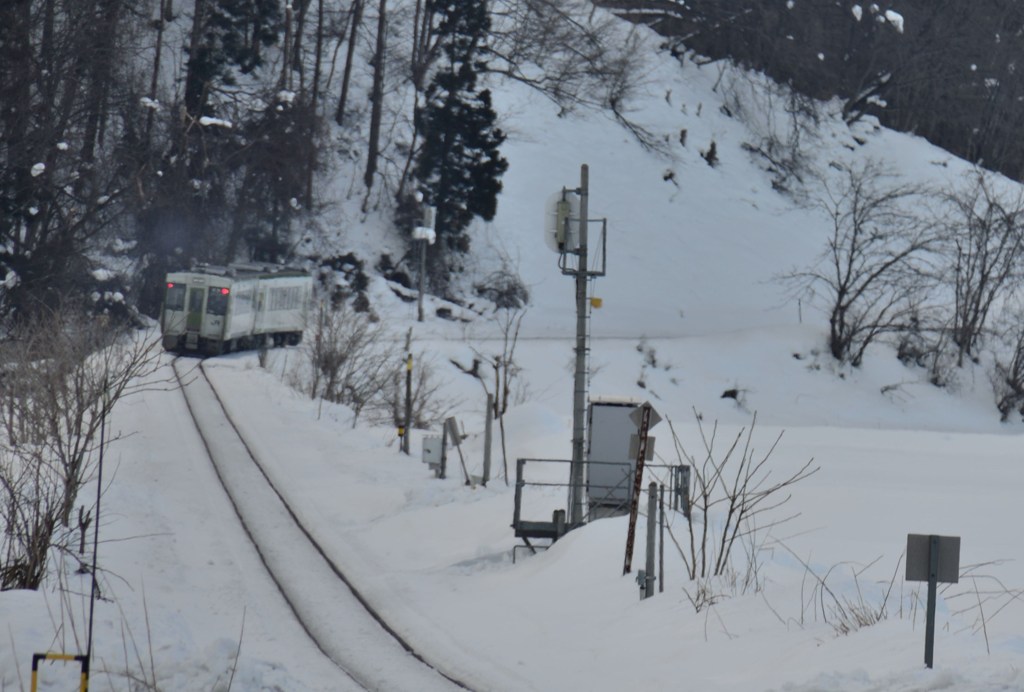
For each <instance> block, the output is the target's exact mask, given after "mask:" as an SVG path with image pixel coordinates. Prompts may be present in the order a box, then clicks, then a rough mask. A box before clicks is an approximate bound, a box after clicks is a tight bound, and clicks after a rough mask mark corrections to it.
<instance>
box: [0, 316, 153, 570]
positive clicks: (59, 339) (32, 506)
mask: <svg viewBox="0 0 1024 692" xmlns="http://www.w3.org/2000/svg"><path fill="white" fill-rule="evenodd" d="M158 354H159V350H158V348H157V345H156V342H155V341H149V342H147V341H146V340H145V339H143V338H141V337H140V335H139V334H137V333H127V334H126V333H124V332H119V331H118V330H115V329H111V328H110V325H109V324H107V323H106V322H105V321H103V320H97V319H95V318H89V317H86V316H82V315H80V314H79V313H77V312H73V311H67V312H61V311H54V312H42V313H40V314H39V315H38V316H37V317H35V318H34V319H32V320H30V321H28V322H26V323H25V324H23V325H22V326H21V327H20V328H19V329H18V331H17V332H16V334H14V335H13V338H12V339H10V340H8V341H6V342H4V343H2V344H0V365H2V373H0V520H2V523H3V525H4V527H5V530H4V532H3V534H2V535H0V589H10V588H26V589H35V588H38V587H39V586H40V584H41V583H42V581H43V578H44V577H45V576H46V572H47V566H48V564H49V556H50V553H51V551H52V550H54V549H56V550H58V551H67V552H70V551H72V550H73V545H74V543H73V534H74V532H75V530H76V529H79V528H81V530H83V531H84V530H85V528H87V527H88V525H89V523H90V522H89V521H88V520H84V519H83V520H80V521H79V523H78V524H76V525H72V521H71V519H72V514H73V510H74V508H75V503H76V500H77V497H78V492H79V490H80V489H81V488H82V486H83V485H84V484H85V483H87V482H89V481H90V480H92V478H93V474H94V472H95V469H96V462H97V459H98V455H99V451H100V449H99V443H100V439H99V437H100V429H101V425H102V424H103V422H104V420H105V419H106V418H107V416H108V415H109V413H110V410H111V408H112V407H113V406H114V404H115V403H116V402H117V401H118V400H119V399H121V398H122V397H124V396H126V395H128V394H130V393H132V392H133V391H135V390H136V388H138V387H139V386H141V385H140V384H139V383H140V382H141V381H142V378H143V376H145V375H147V374H150V373H152V372H153V371H154V370H155V369H156V366H157V364H158V363H157V355H158ZM80 543H82V544H84V541H80Z"/></svg>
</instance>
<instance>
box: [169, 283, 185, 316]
mask: <svg viewBox="0 0 1024 692" xmlns="http://www.w3.org/2000/svg"><path fill="white" fill-rule="evenodd" d="M184 307H185V284H170V283H169V284H167V296H166V297H165V298H164V310H181V309H182V308H184Z"/></svg>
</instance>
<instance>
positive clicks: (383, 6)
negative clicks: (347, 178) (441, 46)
mask: <svg viewBox="0 0 1024 692" xmlns="http://www.w3.org/2000/svg"><path fill="white" fill-rule="evenodd" d="M386 46H387V0H380V9H379V11H378V14H377V50H376V51H374V54H373V94H372V95H371V97H370V99H371V101H372V104H371V110H370V139H369V142H367V153H366V175H364V176H363V182H364V183H365V184H366V189H367V191H369V190H370V189H371V188H372V187H373V179H374V176H375V175H376V174H377V157H378V156H379V155H380V121H381V117H382V113H383V110H384V66H385V58H384V49H385V47H386Z"/></svg>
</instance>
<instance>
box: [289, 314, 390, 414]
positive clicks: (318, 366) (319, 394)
mask: <svg viewBox="0 0 1024 692" xmlns="http://www.w3.org/2000/svg"><path fill="white" fill-rule="evenodd" d="M310 331H311V334H310V335H309V337H308V338H307V340H306V346H305V349H306V350H305V353H306V357H307V360H308V363H309V366H310V368H309V375H308V380H307V381H306V382H305V383H304V384H303V385H300V388H301V389H303V390H304V391H305V392H306V393H307V394H309V396H310V398H312V399H317V398H320V399H323V400H325V401H330V402H334V403H338V404H345V405H346V406H349V407H350V408H351V409H352V411H353V413H354V414H355V415H354V416H353V419H352V425H353V427H354V426H355V425H356V423H357V422H358V419H359V415H360V413H361V412H362V411H363V409H364V408H366V407H367V406H368V405H369V404H371V402H372V401H373V400H374V399H375V398H377V397H379V396H380V393H381V391H382V390H383V389H385V388H386V387H387V386H388V383H389V381H390V379H391V377H392V375H393V373H394V370H395V368H396V366H398V364H400V363H401V362H402V359H401V355H400V352H399V350H398V348H397V346H396V345H395V344H394V343H393V342H392V341H390V340H389V339H388V338H385V337H386V334H385V331H384V327H383V325H382V324H381V323H380V322H374V321H373V320H372V319H371V318H370V317H369V316H367V315H366V314H365V313H358V312H356V311H355V310H353V309H352V308H351V307H350V306H349V305H348V304H347V303H345V302H342V303H340V304H339V305H338V306H337V307H332V306H331V305H329V304H327V303H321V304H320V306H319V307H318V308H317V309H316V311H315V312H314V314H313V324H312V330H310Z"/></svg>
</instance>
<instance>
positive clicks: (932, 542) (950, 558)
mask: <svg viewBox="0 0 1024 692" xmlns="http://www.w3.org/2000/svg"><path fill="white" fill-rule="evenodd" d="M907 581H926V582H928V611H927V614H926V616H925V617H926V621H925V629H924V664H925V665H926V666H928V667H929V668H931V667H932V663H933V662H934V659H935V589H936V585H937V584H938V583H939V582H943V583H946V584H956V583H957V582H959V581H960V537H959V536H934V535H931V536H925V535H923V534H918V533H909V534H907Z"/></svg>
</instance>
